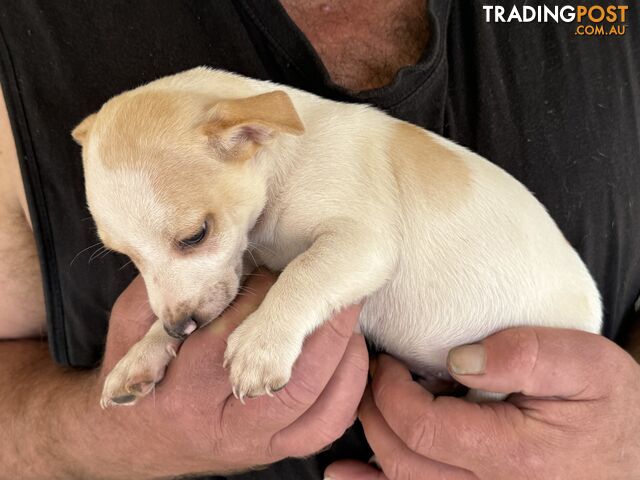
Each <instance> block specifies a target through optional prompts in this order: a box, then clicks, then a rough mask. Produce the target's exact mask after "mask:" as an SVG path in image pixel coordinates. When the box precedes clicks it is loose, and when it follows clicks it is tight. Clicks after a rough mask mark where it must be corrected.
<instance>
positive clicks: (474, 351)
mask: <svg viewBox="0 0 640 480" xmlns="http://www.w3.org/2000/svg"><path fill="white" fill-rule="evenodd" d="M486 356H487V355H486V353H485V349H484V345H482V344H481V343H473V344H471V345H463V346H461V347H456V348H454V349H452V350H451V351H450V352H449V358H447V364H448V366H449V370H451V373H454V374H456V375H480V374H482V373H484V367H485V363H486V361H487V358H486Z"/></svg>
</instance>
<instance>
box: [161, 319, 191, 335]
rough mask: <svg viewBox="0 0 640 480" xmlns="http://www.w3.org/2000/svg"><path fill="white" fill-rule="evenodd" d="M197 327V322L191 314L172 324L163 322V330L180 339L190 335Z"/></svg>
mask: <svg viewBox="0 0 640 480" xmlns="http://www.w3.org/2000/svg"><path fill="white" fill-rule="evenodd" d="M197 328H198V323H197V322H196V320H195V318H193V317H192V316H188V317H185V318H183V319H182V320H180V321H178V322H175V323H172V324H166V323H165V324H164V329H165V331H166V332H167V333H168V334H169V335H170V336H172V337H173V338H178V339H180V340H182V339H183V338H185V337H188V336H189V335H191V334H192V333H193V332H194V331H195V330H196V329H197Z"/></svg>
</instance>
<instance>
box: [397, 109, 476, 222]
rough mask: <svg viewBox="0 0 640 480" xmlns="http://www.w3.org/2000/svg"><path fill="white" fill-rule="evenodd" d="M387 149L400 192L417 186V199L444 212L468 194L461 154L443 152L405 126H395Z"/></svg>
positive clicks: (424, 134) (418, 130)
mask: <svg viewBox="0 0 640 480" xmlns="http://www.w3.org/2000/svg"><path fill="white" fill-rule="evenodd" d="M460 148H461V147H460ZM391 149H392V150H391V152H390V156H391V158H392V161H393V165H394V171H395V173H396V178H397V180H398V183H399V186H400V188H401V190H405V189H407V188H415V187H414V186H418V187H419V188H420V189H421V192H420V195H421V196H424V198H426V199H427V201H429V202H430V203H431V204H432V206H433V207H437V208H439V209H442V210H444V211H447V210H449V209H451V208H454V207H455V206H457V205H459V204H460V203H461V202H463V201H464V200H465V198H466V197H467V195H468V194H469V191H470V189H471V172H470V170H469V167H468V166H467V165H466V164H465V163H464V161H463V160H462V158H461V156H462V155H463V154H464V152H462V151H460V152H458V151H456V148H447V146H446V145H443V144H442V143H440V142H439V141H438V140H437V139H435V138H434V137H432V136H431V135H430V134H429V133H428V132H426V131H425V130H423V129H421V128H419V127H416V126H415V125H411V124H410V123H406V122H399V123H398V124H397V127H396V129H395V132H394V135H393V137H392V143H391ZM414 198H415V197H414Z"/></svg>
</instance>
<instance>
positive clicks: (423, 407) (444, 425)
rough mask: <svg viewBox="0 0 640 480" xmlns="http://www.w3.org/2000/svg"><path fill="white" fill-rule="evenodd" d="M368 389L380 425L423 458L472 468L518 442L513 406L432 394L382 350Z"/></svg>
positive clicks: (519, 418)
mask: <svg viewBox="0 0 640 480" xmlns="http://www.w3.org/2000/svg"><path fill="white" fill-rule="evenodd" d="M371 388H372V393H373V398H374V401H375V405H376V406H377V409H378V410H379V411H380V413H381V414H382V416H383V417H384V419H385V421H386V424H387V425H388V426H389V427H390V428H391V430H393V432H394V433H395V434H396V435H397V436H398V437H399V438H400V439H401V440H402V441H403V442H404V444H405V445H406V446H407V447H409V449H410V450H412V451H414V452H416V453H418V454H420V455H423V456H425V457H428V458H431V459H433V460H437V461H439V462H443V463H447V464H451V465H456V466H458V467H461V468H468V469H471V470H473V469H474V468H473V467H475V466H478V465H481V464H483V463H485V462H487V461H491V459H492V458H493V457H494V456H495V453H496V451H500V452H502V454H508V449H509V447H510V446H513V445H517V444H518V442H517V439H516V438H515V437H516V433H515V430H514V425H515V424H517V422H518V421H519V420H521V419H522V413H521V412H520V411H519V410H518V409H517V408H516V407H515V406H514V405H511V404H509V403H496V404H476V403H470V402H467V401H465V400H463V399H460V398H453V397H437V398H434V397H433V395H431V394H430V393H429V392H427V391H426V390H424V389H423V388H422V387H421V386H420V385H419V384H418V383H416V382H414V381H413V380H412V378H411V374H410V373H409V371H408V370H407V368H406V367H405V366H404V365H402V364H401V363H400V362H398V361H397V360H395V359H393V358H392V357H390V356H388V355H380V356H379V357H378V361H377V368H376V370H375V374H374V376H373V381H372V387H371ZM363 404H365V402H363ZM361 416H362V412H361ZM363 422H364V420H363ZM365 430H366V429H365Z"/></svg>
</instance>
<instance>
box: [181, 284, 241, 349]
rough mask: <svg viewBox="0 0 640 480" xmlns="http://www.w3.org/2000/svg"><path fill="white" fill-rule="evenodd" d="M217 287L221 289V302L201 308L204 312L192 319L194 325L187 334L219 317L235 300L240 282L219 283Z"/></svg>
mask: <svg viewBox="0 0 640 480" xmlns="http://www.w3.org/2000/svg"><path fill="white" fill-rule="evenodd" d="M219 289H220V290H221V291H222V297H223V299H224V300H223V301H221V302H218V301H217V302H215V303H216V306H215V307H213V308H212V307H208V308H205V309H203V310H205V311H206V313H204V314H202V315H199V316H198V318H197V319H194V320H195V324H196V327H195V328H193V329H192V330H191V332H189V334H190V333H193V331H195V330H196V329H200V328H203V327H206V326H207V325H209V324H210V323H211V322H213V321H214V320H216V319H217V318H218V317H220V316H221V315H222V314H223V313H224V312H225V311H226V310H227V308H229V305H231V304H232V303H233V301H234V300H235V298H236V296H237V295H238V292H239V290H240V284H238V285H235V286H234V285H230V284H227V283H225V284H220V286H219ZM189 334H187V336H188V335H189ZM185 337H186V336H185Z"/></svg>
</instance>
